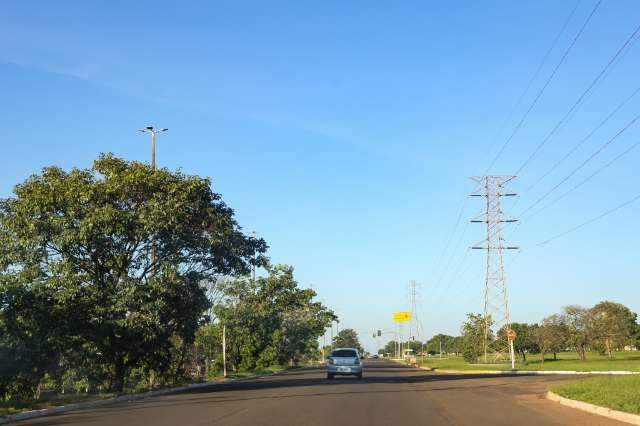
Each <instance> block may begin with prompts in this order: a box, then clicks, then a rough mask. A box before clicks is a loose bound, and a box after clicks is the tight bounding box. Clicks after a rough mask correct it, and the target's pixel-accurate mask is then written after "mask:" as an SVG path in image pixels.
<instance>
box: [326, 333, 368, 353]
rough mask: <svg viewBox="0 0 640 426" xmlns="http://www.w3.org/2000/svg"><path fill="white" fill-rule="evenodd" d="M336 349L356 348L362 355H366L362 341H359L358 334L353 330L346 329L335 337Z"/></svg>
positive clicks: (334, 345) (334, 344)
mask: <svg viewBox="0 0 640 426" xmlns="http://www.w3.org/2000/svg"><path fill="white" fill-rule="evenodd" d="M333 347H334V348H355V349H357V350H358V352H359V353H360V354H363V353H364V349H363V347H362V345H360V340H359V339H358V333H356V331H355V330H354V329H352V328H345V329H344V330H340V332H339V333H338V334H337V335H336V336H334V337H333Z"/></svg>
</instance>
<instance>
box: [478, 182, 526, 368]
mask: <svg viewBox="0 0 640 426" xmlns="http://www.w3.org/2000/svg"><path fill="white" fill-rule="evenodd" d="M471 179H473V180H474V181H476V182H478V183H479V184H480V185H481V193H474V194H471V196H472V197H485V211H484V212H483V213H482V215H481V216H478V217H477V218H474V219H472V220H471V222H472V223H484V224H486V227H487V230H486V238H485V239H484V240H482V241H481V242H479V243H477V244H476V245H475V246H473V247H471V248H472V249H474V250H485V251H486V253H487V258H486V273H485V288H484V362H485V363H486V362H488V355H487V354H488V352H489V351H490V350H493V352H494V355H495V357H494V361H498V360H501V359H503V356H504V355H505V353H506V352H508V353H509V355H510V358H511V363H512V365H513V364H514V360H515V358H514V353H513V346H512V345H510V344H509V343H508V342H506V341H505V345H504V347H502V345H501V346H500V347H499V348H491V343H493V340H494V339H497V337H498V336H497V333H498V331H500V330H501V329H503V330H505V331H507V332H508V331H509V330H510V329H511V322H510V318H509V298H508V297H507V277H506V275H505V272H504V259H503V253H502V252H503V251H504V250H518V247H513V246H507V245H505V240H504V238H503V236H502V227H503V224H504V223H513V222H517V220H516V219H504V218H503V211H502V207H501V201H502V197H513V196H515V195H516V194H515V193H511V192H508V191H507V190H506V189H505V185H506V184H507V183H508V182H510V181H511V180H513V179H515V176H478V177H473V178H471ZM494 330H495V332H496V335H494V333H493V331H494ZM505 338H506V337H505Z"/></svg>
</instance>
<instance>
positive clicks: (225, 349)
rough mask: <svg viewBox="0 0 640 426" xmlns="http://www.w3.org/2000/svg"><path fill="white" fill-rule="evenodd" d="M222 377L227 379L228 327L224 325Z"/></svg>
mask: <svg viewBox="0 0 640 426" xmlns="http://www.w3.org/2000/svg"><path fill="white" fill-rule="evenodd" d="M222 376H223V377H227V326H226V325H224V324H222Z"/></svg>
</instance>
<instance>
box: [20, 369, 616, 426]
mask: <svg viewBox="0 0 640 426" xmlns="http://www.w3.org/2000/svg"><path fill="white" fill-rule="evenodd" d="M565 380H567V378H566V377H559V376H514V377H495V376H482V375H456V374H436V373H431V372H427V371H424V370H418V369H414V368H408V367H403V366H400V365H398V364H394V363H391V362H388V361H383V360H372V361H367V362H366V363H365V378H364V379H363V380H361V381H360V380H357V379H355V378H350V377H348V378H336V379H335V380H333V381H328V380H326V378H325V373H324V371H323V370H321V369H306V370H296V371H291V372H288V373H284V374H281V375H276V376H269V377H262V378H259V379H252V380H246V381H242V382H233V383H224V384H221V385H216V386H213V387H211V388H208V389H199V390H197V391H192V392H189V393H184V394H179V395H171V396H164V397H158V398H150V399H146V400H143V401H135V402H130V403H118V404H114V405H110V406H108V407H103V408H99V409H92V410H83V411H77V412H72V413H68V414H64V415H59V416H53V417H46V418H41V419H37V420H32V421H28V422H22V423H20V424H21V425H26V424H33V425H41V426H42V425H51V426H53V425H100V426H108V425H109V426H125V425H142V426H164V425H194V426H200V425H202V426H204V425H225V426H249V425H251V426H259V425H274V426H287V425H305V426H307V425H308V426H315V425H317V426H339V425H345V426H346V425H348V426H360V425H385V426H387V425H393V426H404V425H434V426H435V425H492V426H495V425H510V426H513V425H523V426H527V425H536V426H540V425H580V426H583V425H623V424H624V423H619V422H614V421H611V420H608V419H606V418H603V417H600V416H595V415H591V414H587V413H583V412H581V411H577V410H574V409H572V408H567V407H563V406H561V405H559V404H557V403H554V402H551V401H548V400H546V399H544V398H543V395H544V392H545V390H546V388H547V386H548V385H550V384H553V383H557V382H561V381H565Z"/></svg>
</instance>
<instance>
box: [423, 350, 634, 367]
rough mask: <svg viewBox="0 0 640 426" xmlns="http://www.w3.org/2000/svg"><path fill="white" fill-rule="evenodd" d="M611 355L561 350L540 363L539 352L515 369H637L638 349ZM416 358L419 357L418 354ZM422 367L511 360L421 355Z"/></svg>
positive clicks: (505, 365)
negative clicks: (474, 360) (582, 356)
mask: <svg viewBox="0 0 640 426" xmlns="http://www.w3.org/2000/svg"><path fill="white" fill-rule="evenodd" d="M614 357H615V358H614V359H613V360H610V359H609V358H608V357H606V356H602V355H600V354H598V353H589V354H587V360H586V361H581V360H580V358H579V357H578V354H577V353H575V352H562V353H559V354H558V360H557V361H554V360H553V356H551V355H547V357H546V360H545V362H544V363H542V357H541V356H540V355H539V354H529V355H527V363H526V364H524V363H522V362H521V359H518V361H517V362H516V369H517V370H550V371H563V370H564V371H611V370H616V371H621V370H622V371H638V372H640V352H637V351H636V352H618V353H616V354H614ZM418 361H420V358H418ZM421 365H422V366H423V367H431V368H438V369H443V370H446V369H449V370H511V364H467V363H466V362H465V361H464V360H463V359H462V358H461V357H451V358H443V359H442V360H440V359H439V358H438V357H430V358H425V360H424V363H422V364H421Z"/></svg>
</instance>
